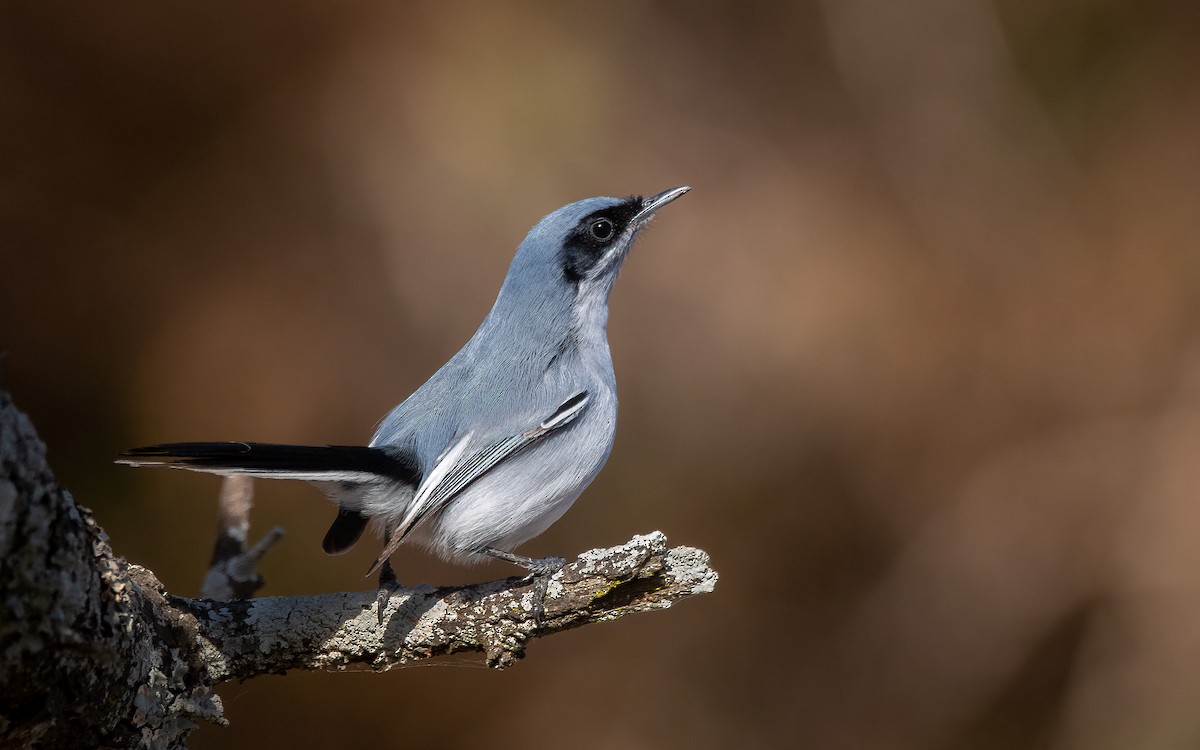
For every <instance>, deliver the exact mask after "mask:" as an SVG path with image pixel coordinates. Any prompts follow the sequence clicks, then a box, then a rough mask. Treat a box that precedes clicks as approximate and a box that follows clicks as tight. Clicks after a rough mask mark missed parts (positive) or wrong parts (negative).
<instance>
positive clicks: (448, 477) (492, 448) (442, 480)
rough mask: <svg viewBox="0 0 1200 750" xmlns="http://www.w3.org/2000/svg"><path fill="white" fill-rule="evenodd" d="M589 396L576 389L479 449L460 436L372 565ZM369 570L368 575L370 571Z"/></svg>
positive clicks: (573, 414) (578, 410)
mask: <svg viewBox="0 0 1200 750" xmlns="http://www.w3.org/2000/svg"><path fill="white" fill-rule="evenodd" d="M589 399H590V397H589V396H588V392H587V391H579V392H578V393H576V394H574V395H573V396H571V397H570V398H568V399H567V400H566V401H564V402H563V403H562V404H561V405H560V406H559V407H558V408H557V409H556V410H555V411H554V413H553V414H551V415H550V416H548V417H547V418H546V419H544V420H542V421H541V422H539V423H538V424H536V425H534V426H532V427H530V428H529V429H527V430H524V431H522V432H519V433H517V434H515V435H509V436H508V437H505V438H502V439H500V440H497V441H495V442H492V443H489V444H487V445H485V446H484V447H482V448H480V449H479V450H475V451H471V452H468V451H467V446H468V445H469V444H470V441H471V437H472V433H469V432H468V433H467V434H465V435H463V436H461V437H460V438H459V439H458V440H456V441H455V442H454V444H452V445H451V446H450V447H449V448H448V449H447V450H446V452H445V453H444V454H443V455H442V457H441V458H440V459H439V460H438V463H437V465H436V466H434V467H433V469H432V470H431V471H430V472H429V473H428V475H427V476H426V477H425V479H424V481H422V482H421V486H420V487H418V488H417V492H416V494H415V495H414V496H413V499H412V502H411V503H409V505H408V510H407V512H406V513H405V514H404V517H403V518H402V519H401V520H400V523H398V524H397V525H396V528H395V529H393V530H392V533H391V538H390V539H389V541H388V545H387V547H386V548H385V549H384V551H383V553H382V554H381V555H380V556H379V559H378V560H376V561H375V564H374V565H372V566H371V571H374V570H375V569H376V568H378V567H379V566H380V565H382V564H383V561H384V560H386V559H387V558H388V557H390V556H391V554H392V553H393V552H395V551H396V548H397V547H399V546H400V543H401V542H403V541H404V539H405V537H407V536H408V535H409V533H410V532H412V530H413V529H414V528H416V527H417V524H419V523H420V522H421V521H422V520H424V519H425V518H426V517H427V516H429V514H431V513H435V512H437V511H438V510H441V509H442V508H444V507H445V506H446V504H447V503H449V502H450V501H451V500H453V499H454V498H455V497H457V496H458V495H459V493H461V492H462V491H463V490H465V489H466V488H467V487H468V486H470V485H471V483H472V482H474V481H475V480H477V479H479V478H480V477H482V476H483V475H484V474H487V473H488V472H489V471H491V470H492V469H493V468H495V467H496V466H498V465H499V464H501V463H502V462H503V461H505V460H506V459H508V458H511V457H512V456H515V455H516V454H518V453H520V452H521V451H523V450H525V449H526V448H528V447H529V446H531V445H533V444H534V443H537V442H538V441H540V440H542V439H543V438H545V437H546V436H547V435H549V434H551V433H553V432H555V431H556V430H559V429H562V428H563V427H565V426H567V425H568V424H570V423H571V422H573V421H575V419H577V418H578V417H579V415H580V414H582V413H583V410H584V409H585V408H587V405H588V401H589ZM371 571H368V574H369V573H370V572H371Z"/></svg>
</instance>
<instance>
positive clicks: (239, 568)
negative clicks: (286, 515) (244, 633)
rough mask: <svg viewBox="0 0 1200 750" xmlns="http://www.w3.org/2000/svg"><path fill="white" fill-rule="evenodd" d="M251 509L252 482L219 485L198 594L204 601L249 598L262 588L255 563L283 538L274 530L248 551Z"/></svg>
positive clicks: (247, 479)
mask: <svg viewBox="0 0 1200 750" xmlns="http://www.w3.org/2000/svg"><path fill="white" fill-rule="evenodd" d="M253 507H254V480H253V479H252V478H251V477H248V476H245V475H238V476H231V477H226V478H225V481H224V482H223V483H222V484H221V498H220V502H219V506H218V516H217V541H216V542H215V543H214V544H213V555H212V562H211V563H210V564H209V568H208V573H207V574H206V575H205V576H204V582H203V583H202V584H201V585H200V595H201V596H203V597H204V598H206V599H248V598H250V597H251V596H254V593H255V592H256V591H258V590H259V589H260V588H262V585H263V577H262V576H261V575H260V574H259V572H258V561H259V560H261V559H262V556H263V555H264V554H265V553H266V551H267V550H268V549H269V548H270V547H271V545H273V544H275V542H278V541H279V540H280V539H281V538H282V537H283V529H282V528H280V527H278V526H276V527H274V528H273V529H271V530H270V531H268V532H267V533H266V535H265V536H263V538H262V539H259V540H258V542H257V543H256V544H255V545H254V546H253V547H251V548H249V549H247V548H246V539H247V537H248V536H249V533H250V509H251V508H253Z"/></svg>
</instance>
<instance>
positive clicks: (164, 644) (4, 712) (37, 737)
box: [0, 391, 717, 748]
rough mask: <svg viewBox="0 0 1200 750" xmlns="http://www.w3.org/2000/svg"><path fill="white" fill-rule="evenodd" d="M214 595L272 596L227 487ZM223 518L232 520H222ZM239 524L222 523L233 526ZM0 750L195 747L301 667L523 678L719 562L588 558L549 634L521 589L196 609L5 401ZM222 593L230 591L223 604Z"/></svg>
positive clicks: (609, 555)
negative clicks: (122, 539) (158, 574)
mask: <svg viewBox="0 0 1200 750" xmlns="http://www.w3.org/2000/svg"><path fill="white" fill-rule="evenodd" d="M227 492H228V495H227V497H226V498H225V501H224V502H223V505H222V524H221V529H220V530H219V534H218V543H217V545H216V549H215V551H214V557H213V569H212V570H210V571H209V576H208V578H207V579H206V590H208V591H225V592H227V595H229V596H235V595H244V594H243V593H241V592H252V591H254V590H255V589H256V588H257V586H258V585H259V584H260V583H261V580H260V579H259V578H258V576H257V573H256V572H255V571H254V563H255V562H256V561H257V559H258V558H259V557H261V555H262V553H263V551H265V549H266V548H267V547H268V546H269V544H270V542H271V541H273V539H275V538H278V532H277V531H272V532H271V533H269V534H268V536H267V537H266V538H265V539H264V541H263V542H260V543H259V544H257V545H255V546H254V547H253V548H251V549H249V550H247V549H246V545H245V539H246V532H247V524H248V521H247V520H246V515H247V513H248V511H249V497H248V496H245V497H243V496H241V495H238V494H237V493H238V492H239V488H237V487H236V486H229V487H227ZM227 504H228V507H227ZM227 510H229V511H230V515H228V516H227V514H226V511H227ZM0 561H2V565H3V567H2V568H0V605H2V607H3V609H2V610H0V746H4V747H55V748H59V747H63V748H67V747H127V748H133V747H145V748H173V747H185V746H186V743H187V737H188V735H189V734H190V733H191V731H192V730H193V729H195V728H196V726H197V724H196V722H197V721H198V720H201V719H203V720H207V721H213V722H217V723H224V719H223V717H222V711H221V702H220V699H219V698H218V697H217V695H216V693H215V692H214V688H215V686H217V685H219V684H221V683H224V682H228V681H231V680H245V679H249V678H251V677H255V676H257V675H260V674H268V673H269V674H278V673H281V672H284V671H287V670H290V669H323V670H339V669H345V668H347V667H351V666H366V667H369V668H371V669H375V670H387V669H390V668H392V667H396V666H401V665H404V664H407V663H410V662H413V661H418V660H423V659H429V658H433V657H437V656H441V655H445V654H451V653H456V652H463V651H476V652H481V653H482V654H484V657H485V659H486V661H487V663H488V664H489V665H490V666H493V667H496V668H504V667H507V666H510V665H512V664H513V663H515V662H516V661H517V660H518V659H520V658H521V657H522V656H523V655H524V652H525V645H526V643H528V642H529V641H530V640H531V639H534V638H539V637H542V636H545V635H549V634H551V633H556V632H558V631H561V630H565V629H568V628H573V627H578V626H580V625H585V624H587V623H592V622H602V621H607V620H613V619H616V618H618V617H621V616H623V615H626V614H629V613H632V612H644V611H650V610H655V609H665V608H667V607H670V606H671V605H672V604H673V603H675V602H676V601H679V600H680V599H683V598H687V597H690V596H693V595H696V594H700V593H705V592H708V591H711V590H712V589H713V586H714V585H715V583H716V579H717V575H716V573H715V572H714V571H713V570H712V569H711V568H710V567H709V566H708V556H707V555H706V554H705V553H704V552H702V551H700V550H696V549H691V548H687V547H677V548H674V549H671V548H668V547H667V544H666V537H664V536H663V535H662V534H661V533H659V532H654V533H652V534H647V535H644V536H636V537H634V538H633V539H631V540H630V541H629V542H627V543H625V544H622V545H620V546H617V547H612V548H610V549H598V550H591V551H589V552H585V553H584V554H582V555H580V557H579V558H578V559H577V560H575V561H574V562H571V563H568V564H567V565H566V567H564V568H563V570H561V571H560V572H559V573H557V574H555V576H554V577H553V579H552V580H551V582H550V584H549V586H548V589H547V596H546V601H545V612H544V615H543V618H542V620H541V621H540V622H537V621H536V620H535V617H534V615H533V611H534V607H533V599H532V597H533V596H534V592H533V586H531V585H529V584H528V583H527V582H525V581H524V580H523V579H517V578H511V579H507V580H503V581H493V582H490V583H483V584H477V585H472V586H458V587H452V588H435V587H432V586H417V587H413V588H408V589H401V590H399V591H397V592H396V593H394V594H393V595H392V596H391V597H390V598H389V599H388V600H387V601H386V603H385V605H384V607H383V612H382V625H380V621H379V613H378V611H377V608H376V592H375V591H368V592H356V593H332V594H323V595H318V596H299V597H265V598H259V599H230V600H226V601H218V600H212V599H187V598H182V597H176V596H173V595H171V594H169V593H167V592H166V591H165V589H164V588H163V586H162V584H161V583H159V581H158V579H157V578H155V576H154V574H153V573H152V572H151V571H149V570H147V569H145V568H143V567H140V566H138V565H134V564H132V563H129V562H127V561H125V560H124V559H123V558H121V557H118V556H116V555H115V554H113V551H112V549H111V548H110V547H109V544H108V538H107V537H106V535H105V534H104V531H103V530H102V529H101V528H100V527H99V526H98V525H97V524H96V522H95V521H94V519H93V518H92V514H91V512H90V511H88V510H87V509H86V508H84V507H82V506H80V505H78V504H76V503H75V501H74V499H73V498H72V497H71V495H70V493H68V492H67V491H66V490H64V489H63V488H62V487H60V486H59V485H58V483H57V482H56V480H55V478H54V476H53V474H52V473H51V471H50V469H49V467H48V466H47V464H46V461H45V448H44V446H43V445H42V443H41V442H40V441H39V440H38V438H37V435H36V433H35V432H34V429H33V425H32V424H31V423H30V421H29V420H28V418H27V417H25V415H24V414H22V413H21V412H19V411H18V410H17V409H16V408H15V407H14V406H13V404H12V401H11V399H10V397H9V395H8V394H7V393H5V392H3V391H0ZM222 586H224V587H225V588H221V587H222Z"/></svg>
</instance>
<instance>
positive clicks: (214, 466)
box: [118, 186, 691, 621]
mask: <svg viewBox="0 0 1200 750" xmlns="http://www.w3.org/2000/svg"><path fill="white" fill-rule="evenodd" d="M690 189H691V188H690V187H688V186H681V187H676V188H671V189H669V190H665V191H663V192H661V193H658V194H657V195H654V196H651V197H648V198H643V197H641V196H639V195H631V196H628V197H625V198H610V197H596V198H588V199H585V200H581V201H577V202H575V203H571V204H568V205H566V206H563V207H562V208H559V209H558V210H556V211H553V212H552V213H550V214H547V215H546V216H545V217H543V218H542V219H541V220H540V221H539V222H538V223H537V224H536V225H535V226H534V227H533V228H532V229H531V230H530V231H529V233H528V235H527V236H526V237H525V239H524V241H522V242H521V243H520V245H519V246H518V248H517V251H516V255H515V256H514V258H513V261H512V264H511V265H510V267H509V269H508V273H507V275H506V276H505V278H504V281H503V283H502V284H501V287H500V292H499V294H498V295H497V297H496V301H495V303H494V305H493V306H492V308H491V311H490V312H489V313H488V314H487V316H486V317H485V318H484V319H483V322H482V323H481V324H480V326H479V328H478V330H476V332H475V334H474V335H473V336H472V337H471V338H470V340H468V341H467V343H466V344H465V345H464V346H463V347H462V349H460V350H459V351H458V353H457V354H455V355H454V356H453V357H451V358H450V360H449V361H447V362H446V363H445V364H444V365H443V366H442V367H441V368H440V369H438V370H437V372H436V373H434V375H433V376H432V377H430V378H429V380H428V381H426V382H425V383H424V384H423V385H422V386H420V387H419V388H417V390H416V391H414V392H413V393H412V395H410V396H409V397H408V398H406V399H405V400H404V401H403V402H401V403H400V404H399V405H398V406H396V407H395V408H394V409H392V410H391V412H390V413H388V414H387V416H386V417H384V418H383V420H382V421H381V422H380V423H379V426H378V429H377V430H376V432H375V434H374V436H373V438H372V439H371V441H370V442H369V443H368V444H367V445H365V446H353V445H319V446H304V445H280V444H273V443H257V442H191V443H166V444H161V445H151V446H146V447H142V448H133V449H130V450H129V451H126V452H125V453H123V454H121V456H120V457H119V460H118V463H123V464H127V465H131V466H165V467H170V468H174V469H187V470H191V471H199V472H206V473H210V474H218V475H224V476H230V475H249V476H252V477H261V478H267V479H295V480H303V481H307V482H310V483H312V484H315V485H317V486H319V487H320V488H321V489H323V490H324V491H325V493H326V494H327V495H328V496H329V497H330V499H332V500H333V501H334V502H335V503H337V506H338V511H337V516H336V517H335V518H334V520H333V522H332V524H331V525H330V527H329V531H328V532H327V533H326V535H325V538H324V540H323V542H322V548H323V549H324V551H325V552H326V553H328V554H333V555H336V554H341V553H344V552H346V551H348V550H349V549H351V548H352V547H353V546H354V545H355V544H356V543H357V542H358V541H359V539H360V538H361V537H362V535H363V533H364V531H365V530H366V529H368V528H372V529H373V530H374V531H375V533H376V534H377V535H378V536H381V537H382V539H383V545H384V546H383V550H382V552H381V553H380V554H379V556H378V557H377V558H375V561H374V563H372V565H371V567H370V569H369V570H368V572H367V574H368V575H370V574H372V573H374V572H375V571H377V570H378V571H379V585H380V597H381V599H382V597H383V596H384V591H385V590H386V589H390V588H394V587H396V586H398V584H397V583H396V581H397V579H396V575H395V572H394V570H393V568H392V566H391V561H390V558H391V556H392V554H393V553H394V552H395V551H396V549H397V548H398V547H399V546H400V545H401V544H404V543H406V542H415V543H417V544H419V545H421V546H423V547H425V548H426V549H427V550H429V551H431V552H433V553H435V554H437V555H438V556H440V557H442V558H443V559H446V560H449V561H454V562H462V563H470V562H478V561H481V560H484V559H488V558H495V559H499V560H504V561H507V562H509V563H513V564H515V565H517V566H519V567H521V568H524V569H525V570H526V571H527V572H528V577H529V578H534V577H541V578H543V579H548V576H549V575H550V574H553V573H554V572H557V571H558V570H559V569H561V568H562V566H563V565H564V564H565V561H564V560H563V559H562V558H559V557H545V558H531V557H526V556H524V555H521V554H518V553H517V552H516V550H517V548H518V547H520V546H521V545H522V544H523V543H525V542H527V541H529V540H530V539H532V538H534V537H536V536H538V535H539V534H541V533H542V532H544V531H545V530H546V529H547V528H549V527H550V525H551V524H553V523H554V522H555V521H557V520H558V519H559V518H560V517H562V515H563V514H564V513H565V512H566V511H567V510H568V509H569V508H570V507H571V505H572V504H573V503H574V502H575V501H576V499H578V498H579V496H580V494H582V493H583V491H584V490H585V489H586V488H587V487H588V485H589V484H591V482H592V480H593V479H595V477H596V476H597V474H598V473H599V472H600V470H601V468H602V467H603V466H604V464H605V462H606V461H607V460H608V457H609V454H610V452H611V450H612V447H613V441H614V436H615V431H616V419H617V387H616V375H615V373H614V370H613V362H612V356H611V354H610V351H609V344H608V334H607V324H608V303H609V295H610V293H611V292H612V289H613V284H614V282H615V281H616V279H617V275H618V273H619V272H620V270H621V267H622V264H623V263H624V261H625V259H626V257H627V256H628V255H629V252H630V249H631V248H632V246H633V244H634V241H635V240H636V239H637V237H638V234H639V232H640V231H641V230H642V229H643V228H645V226H646V225H647V224H648V223H649V222H650V221H651V220H652V219H653V218H654V217H655V216H656V214H657V212H658V211H659V209H661V208H662V207H663V206H665V205H667V204H668V203H671V202H672V201H674V200H675V199H677V198H679V197H680V196H682V195H683V194H685V193H687V192H688V191H689V190H690ZM542 595H543V597H544V595H545V589H544V588H543V589H542ZM382 611H383V610H382V601H381V602H380V620H381V621H382V617H383V614H382Z"/></svg>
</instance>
